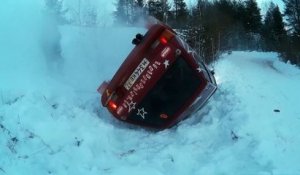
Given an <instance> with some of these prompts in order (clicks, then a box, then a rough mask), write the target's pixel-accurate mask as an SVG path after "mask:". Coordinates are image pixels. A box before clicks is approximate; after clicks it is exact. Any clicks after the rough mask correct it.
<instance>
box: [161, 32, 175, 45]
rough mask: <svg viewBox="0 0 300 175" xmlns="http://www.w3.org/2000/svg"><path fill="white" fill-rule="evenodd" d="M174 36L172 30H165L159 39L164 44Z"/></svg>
mask: <svg viewBox="0 0 300 175" xmlns="http://www.w3.org/2000/svg"><path fill="white" fill-rule="evenodd" d="M173 36H174V33H173V32H171V31H170V30H165V31H164V32H163V33H162V34H161V36H160V37H159V41H160V42H161V43H162V44H167V43H168V42H169V41H170V40H171V39H172V38H173Z"/></svg>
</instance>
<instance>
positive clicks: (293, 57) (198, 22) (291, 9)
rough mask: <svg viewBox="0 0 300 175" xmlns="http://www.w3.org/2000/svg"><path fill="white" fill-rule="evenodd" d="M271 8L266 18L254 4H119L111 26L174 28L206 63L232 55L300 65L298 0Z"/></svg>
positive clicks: (162, 0)
mask: <svg viewBox="0 0 300 175" xmlns="http://www.w3.org/2000/svg"><path fill="white" fill-rule="evenodd" d="M284 4H285V9H284V11H283V12H281V11H280V9H279V7H278V6H277V5H275V4H274V3H270V5H269V8H268V10H267V12H266V14H261V10H260V8H259V7H258V4H257V2H256V1H255V0H215V1H209V0H198V1H197V2H196V4H195V5H193V6H192V7H190V8H188V7H187V4H186V3H185V1H184V0H172V2H171V1H170V0H169V1H168V0H148V1H143V0H118V1H117V3H116V11H115V13H114V15H115V19H116V20H115V22H116V23H118V24H123V25H135V24H137V23H139V22H141V21H143V20H144V19H145V18H147V17H148V16H153V17H155V18H157V19H158V20H160V21H162V22H163V23H166V24H168V25H169V26H171V27H172V28H174V29H175V30H176V31H178V33H180V34H181V35H183V36H184V38H185V39H186V41H187V42H188V43H189V44H190V45H191V46H192V47H193V48H194V49H195V50H196V51H197V52H198V53H199V55H200V56H201V57H202V58H203V59H204V60H205V61H206V62H207V63H209V62H212V61H213V60H215V59H216V58H218V56H219V55H220V54H221V53H224V52H231V51H232V50H259V51H273V52H278V53H279V54H280V56H281V58H282V60H283V61H288V60H289V61H290V62H291V63H292V64H298V65H300V0H284Z"/></svg>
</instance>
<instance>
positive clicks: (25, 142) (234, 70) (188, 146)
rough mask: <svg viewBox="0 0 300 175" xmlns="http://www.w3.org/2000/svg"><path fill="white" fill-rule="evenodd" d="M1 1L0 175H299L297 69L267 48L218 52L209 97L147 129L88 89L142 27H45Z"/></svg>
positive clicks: (109, 73)
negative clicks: (117, 115)
mask: <svg viewBox="0 0 300 175" xmlns="http://www.w3.org/2000/svg"><path fill="white" fill-rule="evenodd" d="M5 2H6V3H8V1H5ZM1 8H4V7H3V6H2V7H0V17H5V16H6V17H7V16H9V17H10V20H13V21H14V22H9V23H7V21H5V20H0V30H1V31H0V175H1V174H4V175H6V174H7V175H20V174H41V175H42V174H55V175H65V174H73V175H77V174H78V175H82V174H87V175H92V174H95V175H96V174H97V175H99V174H112V175H121V174H132V175H135V174H136V175H183V174H187V175H193V174H195V175H199V174H261V175H267V174H270V175H271V174H275V175H277V174H278V175H281V174H290V175H295V174H300V167H299V162H300V135H299V134H298V133H299V131H300V109H299V103H298V100H299V99H300V92H299V89H300V70H299V69H298V68H296V67H294V66H292V65H289V64H284V63H282V62H280V61H279V59H278V57H277V55H276V54H275V53H259V52H232V54H230V55H227V54H225V55H223V56H222V58H221V59H220V60H219V61H218V62H217V63H216V64H214V68H215V71H216V77H217V81H218V85H219V88H218V90H217V92H216V93H215V94H214V96H213V97H212V98H211V99H210V101H209V103H208V104H207V105H206V106H205V107H204V108H203V109H202V110H200V111H199V112H198V113H196V114H194V115H193V116H191V117H190V118H188V119H187V120H185V121H183V122H181V123H179V124H178V126H176V127H173V128H171V129H167V130H164V131H160V132H152V131H149V130H145V129H142V128H139V127H133V126H129V125H126V124H124V123H121V122H119V121H117V120H115V119H114V118H112V117H111V116H110V114H109V113H108V112H107V111H106V110H105V109H104V108H102V107H101V106H100V103H99V99H100V96H99V94H97V92H96V89H97V87H98V85H99V84H100V83H101V82H102V81H103V80H107V79H110V78H111V76H112V75H113V74H114V72H115V71H116V70H117V68H118V66H119V65H120V64H121V63H122V61H123V59H124V57H125V56H126V55H127V54H128V52H129V51H130V50H131V49H132V47H133V46H132V45H131V44H130V43H131V39H132V36H134V35H135V34H136V33H137V32H145V31H144V30H143V29H139V28H121V27H119V28H117V27H106V28H86V27H72V26H61V27H60V28H58V31H56V30H57V29H56V28H55V27H54V28H50V29H51V30H50V29H49V28H48V29H49V30H50V32H49V31H47V32H45V31H44V30H43V28H42V27H41V26H40V23H42V22H41V21H43V20H42V19H40V17H39V16H38V15H36V14H37V13H39V10H36V9H32V8H31V9H23V10H24V12H26V13H24V14H23V13H22V17H23V18H24V19H23V20H24V21H25V22H26V20H27V21H28V18H29V17H32V18H30V20H29V21H30V24H28V23H26V25H25V27H24V24H25V22H24V21H23V22H22V21H21V22H18V20H17V18H18V17H20V15H19V16H18V15H16V16H14V15H12V14H14V13H15V12H14V11H13V10H10V11H6V14H5V13H4V12H3V11H1ZM27 12H28V13H27ZM29 12H31V13H34V14H35V15H34V16H32V14H31V13H29ZM15 18H16V19H15ZM4 19H8V18H4ZM22 26H23V27H22ZM3 27H4V28H3ZM20 28H21V29H22V30H21V29H20ZM48 36H51V38H52V36H56V37H57V38H59V39H60V40H59V41H60V43H58V45H60V46H61V52H54V51H55V49H54V51H53V52H51V53H52V54H53V55H51V56H50V55H49V53H48V52H46V51H49V50H46V51H45V47H46V48H51V47H50V46H51V44H53V42H54V45H55V44H57V43H55V41H53V42H52V41H51V40H50V41H49V37H48ZM51 38H50V39H51ZM41 43H42V44H41ZM50 50H51V49H50ZM45 53H48V54H45Z"/></svg>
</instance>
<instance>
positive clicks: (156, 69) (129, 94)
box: [98, 24, 217, 129]
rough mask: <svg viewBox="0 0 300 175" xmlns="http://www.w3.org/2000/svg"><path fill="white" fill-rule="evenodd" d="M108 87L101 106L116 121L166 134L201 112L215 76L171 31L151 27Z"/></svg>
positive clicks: (101, 90) (104, 87)
mask: <svg viewBox="0 0 300 175" xmlns="http://www.w3.org/2000/svg"><path fill="white" fill-rule="evenodd" d="M132 43H133V44H135V45H136V46H135V47H134V49H133V50H132V51H131V53H130V54H129V55H128V57H127V58H126V59H125V61H124V62H123V64H122V65H121V66H120V68H119V69H118V71H117V72H116V74H115V75H114V77H113V78H112V79H111V80H110V81H109V82H106V81H105V82H103V83H102V85H101V86H100V87H99V88H98V92H99V93H101V94H102V98H101V103H102V105H103V106H104V107H107V109H108V110H109V112H110V113H111V114H112V115H113V116H114V117H115V118H117V119H119V120H122V121H125V122H128V123H132V124H136V125H141V126H146V127H152V128H158V129H165V128H168V127H171V126H173V125H175V124H176V123H177V122H179V121H181V120H183V119H184V118H186V117H187V116H189V115H190V114H191V113H193V112H195V111H197V110H199V109H200V108H201V107H202V106H203V105H204V104H205V102H207V100H208V99H209V98H210V97H211V96H212V94H213V93H214V92H215V91H216V89H217V84H216V81H215V78H214V76H213V73H212V71H211V70H209V69H208V67H207V66H206V65H205V64H204V62H203V61H202V60H201V59H200V57H199V56H198V55H197V54H196V53H195V52H194V51H193V50H192V49H191V48H190V47H189V46H188V44H187V43H186V42H184V41H183V40H182V39H181V38H180V37H179V36H178V35H177V34H176V32H175V31H174V30H172V29H171V28H169V27H168V26H165V25H163V24H155V25H153V26H152V27H150V29H149V30H148V31H147V33H146V34H145V35H142V34H137V35H136V37H135V38H134V39H133V41H132Z"/></svg>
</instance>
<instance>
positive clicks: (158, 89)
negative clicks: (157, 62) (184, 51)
mask: <svg viewBox="0 0 300 175" xmlns="http://www.w3.org/2000/svg"><path fill="white" fill-rule="evenodd" d="M200 83H201V82H200V78H199V77H198V76H197V75H196V74H195V72H193V70H192V68H191V67H190V66H189V65H188V64H187V62H186V61H185V60H184V59H183V58H180V57H179V58H177V60H176V61H175V62H174V63H173V64H172V65H171V67H170V68H169V69H168V70H167V72H166V73H165V74H164V75H163V76H162V78H161V79H160V80H159V81H158V82H157V83H156V85H155V86H154V87H153V88H152V89H151V90H150V92H149V93H148V94H147V95H146V96H145V98H144V99H143V100H142V102H141V103H140V104H139V105H138V106H137V108H136V109H135V111H133V112H132V113H131V115H130V116H129V118H128V119H129V120H133V121H142V122H146V123H148V124H150V125H155V126H160V125H162V124H164V123H165V122H167V121H169V119H170V118H171V117H172V116H173V115H174V114H175V113H176V112H177V111H178V110H179V109H180V108H181V107H182V105H184V103H185V102H186V101H187V100H188V99H189V98H190V97H191V96H192V95H193V94H194V93H195V91H196V89H197V88H198V87H199V86H200Z"/></svg>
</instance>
